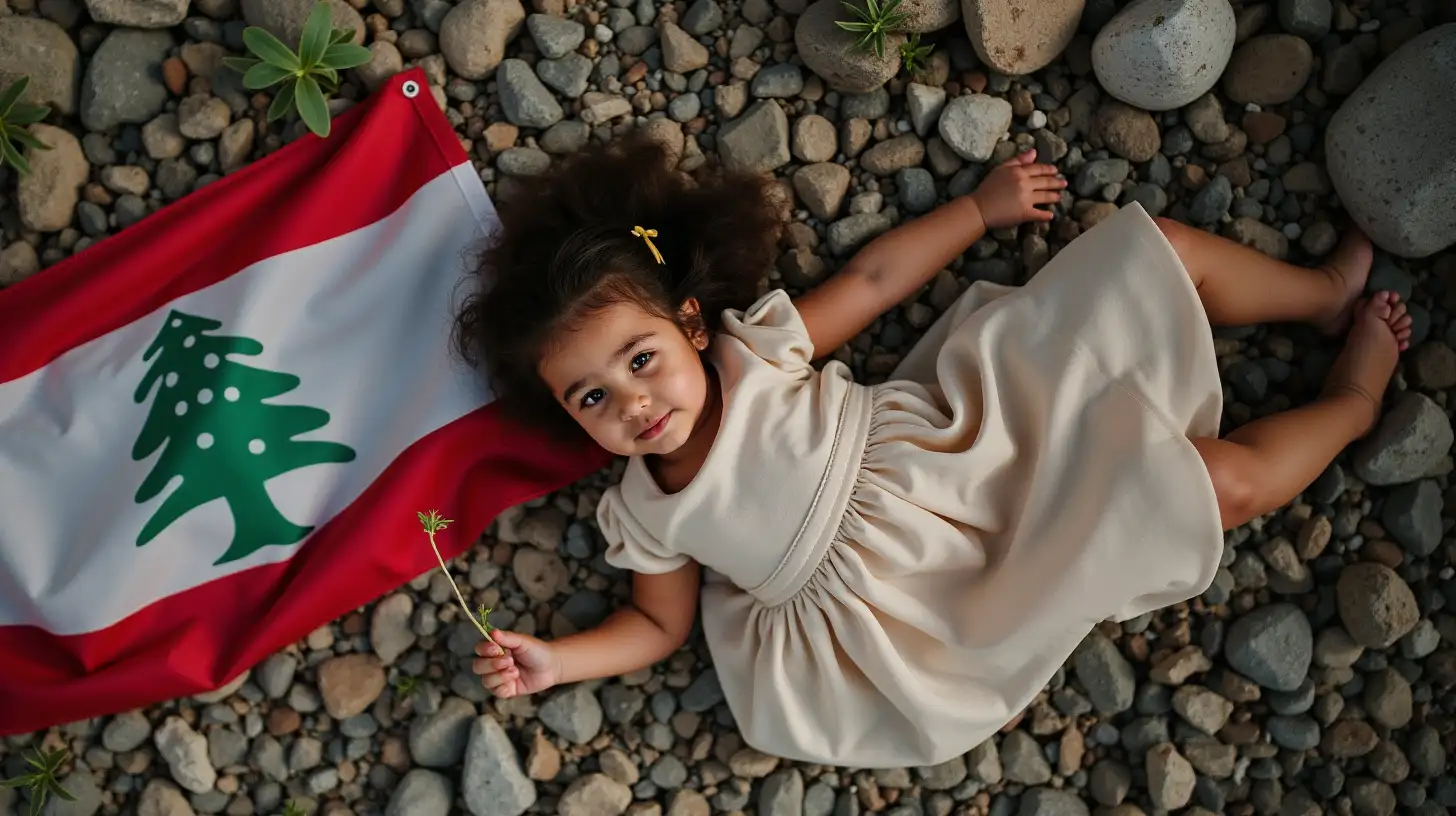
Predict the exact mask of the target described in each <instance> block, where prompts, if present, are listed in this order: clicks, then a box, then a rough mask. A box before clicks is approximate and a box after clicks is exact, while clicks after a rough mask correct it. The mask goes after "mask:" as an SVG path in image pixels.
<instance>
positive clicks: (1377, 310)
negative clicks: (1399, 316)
mask: <svg viewBox="0 0 1456 816" xmlns="http://www.w3.org/2000/svg"><path fill="white" fill-rule="evenodd" d="M1388 294H1389V292H1381V293H1380V294H1378V295H1376V296H1375V298H1374V300H1372V301H1371V302H1370V311H1371V312H1373V313H1374V314H1375V316H1376V317H1378V318H1380V319H1381V320H1390V314H1391V312H1392V311H1394V310H1393V309H1392V308H1391V305H1390V299H1389V298H1388V297H1386V295H1388Z"/></svg>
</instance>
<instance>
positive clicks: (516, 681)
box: [471, 629, 561, 699]
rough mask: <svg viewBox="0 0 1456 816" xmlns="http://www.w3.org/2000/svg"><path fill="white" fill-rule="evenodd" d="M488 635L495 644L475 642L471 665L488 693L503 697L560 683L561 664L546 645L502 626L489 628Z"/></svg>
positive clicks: (485, 641) (486, 641)
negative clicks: (501, 627)
mask: <svg viewBox="0 0 1456 816" xmlns="http://www.w3.org/2000/svg"><path fill="white" fill-rule="evenodd" d="M490 636H491V637H493V638H495V643H491V642H490V641H488V640H482V641H481V642H480V643H477V644H476V645H475V653H476V654H477V655H479V659H478V660H475V661H473V662H472V664H471V668H472V670H474V672H475V673H476V674H478V675H480V681H481V683H482V684H483V685H484V686H485V688H486V690H487V691H489V692H490V693H492V694H494V695H495V696H497V697H500V698H502V699H504V698H507V697H516V696H519V695H522V694H535V693H536V692H538V691H545V690H546V689H548V688H551V687H552V686H554V685H556V684H557V683H558V682H560V679H561V666H560V664H559V662H558V661H557V659H556V653H555V650H553V649H552V648H551V646H550V644H548V643H546V642H545V641H542V640H539V639H537V638H533V637H531V636H530V635H522V634H519V633H517V632H507V631H505V630H504V629H496V630H493V631H492V632H491V633H490ZM497 644H499V645H497Z"/></svg>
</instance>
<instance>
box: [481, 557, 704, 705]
mask: <svg viewBox="0 0 1456 816" xmlns="http://www.w3.org/2000/svg"><path fill="white" fill-rule="evenodd" d="M699 571H700V568H699V567H698V564H697V562H694V561H689V562H688V563H686V564H684V565H683V566H682V567H680V568H678V569H676V570H673V571H672V572H668V573H663V574H661V575H648V574H644V573H636V574H634V575H633V577H632V604H631V605H630V606H624V607H621V608H619V609H618V610H617V611H615V612H613V613H612V615H611V616H610V617H608V618H607V619H606V620H605V621H603V622H602V623H601V625H599V626H596V627H594V628H592V629H588V630H587V631H585V632H579V633H577V634H574V635H567V636H566V637H562V638H558V639H556V640H553V641H550V642H547V641H543V640H540V639H538V638H534V637H531V636H529V635H522V634H519V633H517V632H509V631H505V630H501V629H497V630H495V632H493V633H492V634H491V636H492V637H493V638H495V641H496V643H495V644H492V643H490V642H489V641H481V642H480V643H479V644H478V645H477V646H476V649H475V653H476V655H478V656H479V658H480V659H478V660H476V661H475V663H474V670H475V673H476V674H479V675H481V681H482V682H483V683H484V684H485V687H486V688H487V689H489V690H490V691H491V692H492V693H493V694H495V695H496V696H497V697H515V696H517V695H520V694H532V693H535V692H538V691H543V690H545V689H548V688H550V687H552V686H555V685H559V684H561V683H574V682H577V681H579V680H590V679H595V678H598V677H616V676H618V675H622V674H627V673H629V672H634V671H636V670H638V669H641V668H643V667H646V666H651V665H652V664H654V663H657V662H658V661H660V660H663V659H664V658H666V657H667V656H668V655H671V654H672V653H673V652H674V651H676V650H677V648H678V647H679V646H681V645H682V644H683V642H684V641H686V640H687V638H688V634H689V633H690V632H691V631H692V626H693V618H694V617H695V615H696V611H697V602H698V575H699ZM496 644H498V645H496Z"/></svg>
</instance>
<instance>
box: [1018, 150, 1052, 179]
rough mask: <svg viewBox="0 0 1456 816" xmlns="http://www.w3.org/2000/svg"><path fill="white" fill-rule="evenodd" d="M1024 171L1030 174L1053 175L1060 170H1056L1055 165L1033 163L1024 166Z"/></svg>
mask: <svg viewBox="0 0 1456 816" xmlns="http://www.w3.org/2000/svg"><path fill="white" fill-rule="evenodd" d="M1032 152H1035V151H1032ZM1026 172H1027V174H1028V175H1032V176H1055V175H1056V174H1057V173H1058V172H1060V171H1058V170H1057V168H1056V166H1055V165H1051V164H1033V165H1031V166H1030V167H1028V168H1026Z"/></svg>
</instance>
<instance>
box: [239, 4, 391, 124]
mask: <svg viewBox="0 0 1456 816" xmlns="http://www.w3.org/2000/svg"><path fill="white" fill-rule="evenodd" d="M332 24H333V13H332V12H331V11H330V10H329V6H328V4H327V3H325V2H322V0H320V2H318V3H316V4H315V5H314V7H313V11H311V12H309V15H308V20H307V22H305V23H304V24H303V35H302V36H301V37H300V38H299V43H298V51H297V52H296V53H295V52H294V51H293V50H292V49H290V48H289V47H288V46H286V45H284V44H283V42H282V41H281V40H279V39H278V38H277V37H275V36H273V34H271V33H270V32H268V31H267V30H266V29H262V28H258V27H257V26H249V27H247V28H245V29H243V44H244V45H246V46H247V47H248V50H249V51H251V52H252V53H253V54H254V56H253V57H227V58H225V59H224V60H223V63H224V64H226V65H227V66H228V67H229V68H232V69H233V70H235V71H238V72H240V73H242V75H243V86H244V87H246V88H248V89H249V90H254V91H260V90H263V89H264V88H269V87H272V86H274V85H278V86H279V88H278V93H277V95H276V96H274V97H273V104H271V105H269V106H268V121H270V122H271V121H273V120H275V119H279V118H281V117H282V116H284V115H285V114H287V113H288V110H289V108H290V107H292V108H296V109H297V110H298V115H299V118H301V119H303V123H304V125H306V126H307V127H308V129H309V130H311V131H313V132H314V133H315V134H316V135H318V136H320V137H327V136H328V135H329V132H330V131H331V129H332V124H331V122H330V117H329V105H328V99H327V97H328V95H329V94H332V93H333V92H334V91H336V90H338V88H339V72H340V71H344V70H347V69H349V68H353V67H355V66H358V65H363V64H364V63H366V62H368V61H369V57H370V54H369V49H367V48H365V47H364V46H362V45H355V44H353V43H352V42H349V40H351V39H353V37H354V33H353V32H352V31H348V30H346V29H333V28H331V26H332Z"/></svg>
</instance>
